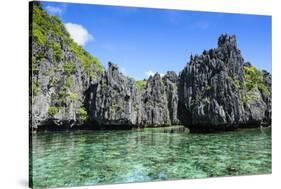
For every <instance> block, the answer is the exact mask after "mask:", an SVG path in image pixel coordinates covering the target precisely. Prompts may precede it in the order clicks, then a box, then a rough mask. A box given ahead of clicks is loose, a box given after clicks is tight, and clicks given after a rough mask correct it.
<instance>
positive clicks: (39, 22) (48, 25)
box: [30, 2, 104, 77]
mask: <svg viewBox="0 0 281 189" xmlns="http://www.w3.org/2000/svg"><path fill="white" fill-rule="evenodd" d="M30 29H31V31H30V36H31V39H32V41H35V42H37V43H38V44H39V45H43V46H45V47H47V49H52V50H53V58H54V60H55V61H62V60H63V58H64V57H63V51H62V45H61V44H62V43H63V44H64V45H65V47H66V48H67V49H69V50H70V51H71V52H73V53H74V55H75V56H76V57H77V59H78V60H80V62H81V66H82V67H83V69H84V71H85V72H86V73H87V75H88V76H91V77H95V76H97V75H100V74H101V73H102V71H103V70H104V67H103V66H102V64H101V63H100V62H99V60H98V59H97V58H96V57H94V56H92V55H91V54H90V53H88V52H87V51H85V50H84V49H83V47H81V46H80V45H78V44H77V43H76V42H74V41H73V39H71V37H70V34H69V33H68V31H67V30H66V28H65V26H64V24H63V23H62V22H61V21H60V19H59V18H58V17H56V16H50V15H48V13H47V12H46V11H45V10H44V9H43V8H42V5H41V3H39V2H36V3H33V6H32V27H31V28H30ZM49 36H52V37H49ZM36 56H37V57H36V59H41V58H43V57H44V55H42V52H40V53H37V54H36ZM39 56H40V57H39ZM32 58H33V57H32ZM75 69H76V67H75V63H74V62H71V63H70V62H67V63H66V67H64V71H66V72H68V73H69V72H74V71H75Z"/></svg>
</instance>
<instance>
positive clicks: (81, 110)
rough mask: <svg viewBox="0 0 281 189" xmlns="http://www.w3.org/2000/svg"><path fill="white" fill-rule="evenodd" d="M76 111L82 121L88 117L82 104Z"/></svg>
mask: <svg viewBox="0 0 281 189" xmlns="http://www.w3.org/2000/svg"><path fill="white" fill-rule="evenodd" d="M76 113H77V115H78V116H79V118H80V119H81V120H82V121H86V120H87V119H88V113H87V111H86V108H85V107H84V106H81V107H80V108H79V109H77V111H76Z"/></svg>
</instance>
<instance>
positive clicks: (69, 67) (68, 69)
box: [63, 61, 76, 75]
mask: <svg viewBox="0 0 281 189" xmlns="http://www.w3.org/2000/svg"><path fill="white" fill-rule="evenodd" d="M75 69H76V67H75V64H74V62H71V61H70V62H66V63H65V64H64V65H63V70H64V72H65V73H66V74H68V75H70V74H72V73H74V72H75Z"/></svg>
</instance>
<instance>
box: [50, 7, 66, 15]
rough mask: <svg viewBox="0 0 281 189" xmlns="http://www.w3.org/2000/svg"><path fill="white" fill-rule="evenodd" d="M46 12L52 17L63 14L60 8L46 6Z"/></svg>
mask: <svg viewBox="0 0 281 189" xmlns="http://www.w3.org/2000/svg"><path fill="white" fill-rule="evenodd" d="M46 10H47V12H48V13H49V14H53V15H61V14H62V13H63V8H61V7H54V6H50V5H49V6H47V7H46Z"/></svg>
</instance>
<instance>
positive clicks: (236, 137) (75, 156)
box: [30, 128, 271, 187]
mask: <svg viewBox="0 0 281 189" xmlns="http://www.w3.org/2000/svg"><path fill="white" fill-rule="evenodd" d="M31 153H32V159H31V160H30V161H31V163H32V164H33V167H32V171H31V172H30V173H32V179H33V186H34V187H62V186H78V185H96V184H112V183H128V182H143V181H158V180H172V179H191V178H206V177H215V176H230V175H245V174H265V173H271V128H259V129H244V130H238V131H234V132H224V133H216V134H190V133H186V132H173V133H170V132H166V131H165V130H164V129H143V130H130V131H75V132H39V133H35V134H32V149H31Z"/></svg>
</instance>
